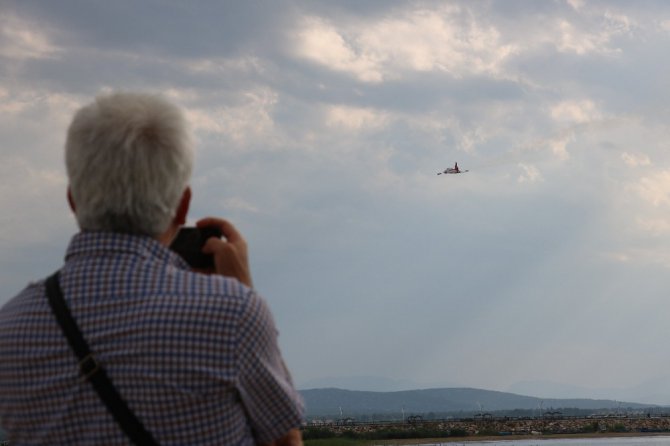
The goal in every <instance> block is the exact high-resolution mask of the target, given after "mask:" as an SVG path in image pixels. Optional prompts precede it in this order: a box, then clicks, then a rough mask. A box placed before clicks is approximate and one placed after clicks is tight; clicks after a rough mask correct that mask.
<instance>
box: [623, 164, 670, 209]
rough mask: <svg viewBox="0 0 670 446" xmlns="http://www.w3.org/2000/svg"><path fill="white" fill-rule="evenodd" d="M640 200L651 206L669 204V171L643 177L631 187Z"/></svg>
mask: <svg viewBox="0 0 670 446" xmlns="http://www.w3.org/2000/svg"><path fill="white" fill-rule="evenodd" d="M632 187H633V190H635V191H636V192H637V193H638V194H639V196H640V198H642V199H643V200H644V201H646V202H648V203H650V204H651V205H653V206H661V205H664V204H670V171H669V170H664V171H661V172H658V173H655V174H653V175H651V176H648V177H644V178H642V179H640V180H639V181H638V183H637V184H635V185H633V186H632Z"/></svg>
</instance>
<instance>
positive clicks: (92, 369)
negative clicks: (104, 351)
mask: <svg viewBox="0 0 670 446" xmlns="http://www.w3.org/2000/svg"><path fill="white" fill-rule="evenodd" d="M99 370H100V363H99V362H98V360H97V359H95V356H93V353H89V354H88V355H86V356H84V359H82V360H81V361H79V372H80V373H81V380H82V381H88V380H89V379H90V378H91V376H93V375H95V374H96V373H97V372H98V371H99Z"/></svg>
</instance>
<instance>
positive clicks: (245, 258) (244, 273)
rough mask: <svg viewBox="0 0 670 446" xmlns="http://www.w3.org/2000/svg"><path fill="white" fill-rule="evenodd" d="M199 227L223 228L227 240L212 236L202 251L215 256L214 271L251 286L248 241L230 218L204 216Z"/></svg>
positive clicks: (199, 222) (222, 231) (198, 223)
mask: <svg viewBox="0 0 670 446" xmlns="http://www.w3.org/2000/svg"><path fill="white" fill-rule="evenodd" d="M196 226H197V227H199V228H203V227H207V226H213V227H216V228H218V229H220V230H221V233H222V234H223V237H224V238H225V240H222V239H218V238H216V237H212V238H210V239H209V240H207V242H206V243H205V246H203V248H202V252H203V253H205V254H211V255H213V256H214V273H216V274H221V275H222V276H226V277H234V278H235V279H237V280H239V281H240V282H242V283H243V284H245V285H246V286H248V287H249V288H251V287H252V286H253V284H252V282H251V270H250V268H249V254H248V251H247V242H246V240H244V237H242V234H240V232H239V231H238V230H237V228H235V226H233V224H232V223H230V222H229V221H228V220H224V219H222V218H213V217H209V218H204V219H202V220H200V221H198V222H197V223H196Z"/></svg>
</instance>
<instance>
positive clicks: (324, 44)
mask: <svg viewBox="0 0 670 446" xmlns="http://www.w3.org/2000/svg"><path fill="white" fill-rule="evenodd" d="M299 28H300V29H299V30H298V31H297V36H296V37H297V46H296V49H295V51H296V53H297V55H298V56H300V57H303V58H305V59H308V60H311V61H313V62H316V63H318V64H320V65H324V66H326V67H327V68H329V69H331V70H335V71H342V72H347V73H351V74H353V75H354V76H355V77H357V78H358V79H360V80H361V81H363V82H380V81H382V80H383V75H382V73H381V71H380V67H379V61H378V60H375V57H374V55H373V54H371V53H366V52H365V51H364V50H357V49H356V48H355V46H354V44H352V43H350V42H348V41H347V40H346V39H345V37H344V36H343V35H342V34H341V33H340V31H339V30H338V29H337V28H336V27H334V26H333V25H331V24H329V23H327V22H326V21H325V20H324V19H321V18H319V17H308V18H306V19H304V20H303V23H302V24H301V25H300V27H299Z"/></svg>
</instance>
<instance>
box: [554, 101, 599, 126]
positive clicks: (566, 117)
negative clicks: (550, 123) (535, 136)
mask: <svg viewBox="0 0 670 446" xmlns="http://www.w3.org/2000/svg"><path fill="white" fill-rule="evenodd" d="M550 115H551V117H552V118H553V119H554V120H555V121H557V122H560V123H566V122H567V123H576V124H584V123H587V122H591V121H594V120H597V119H600V118H601V113H600V111H599V110H598V109H597V107H596V104H595V103H594V102H593V101H592V100H589V99H583V100H579V101H575V100H568V101H562V102H559V103H558V104H556V105H554V106H552V107H551V109H550Z"/></svg>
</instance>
